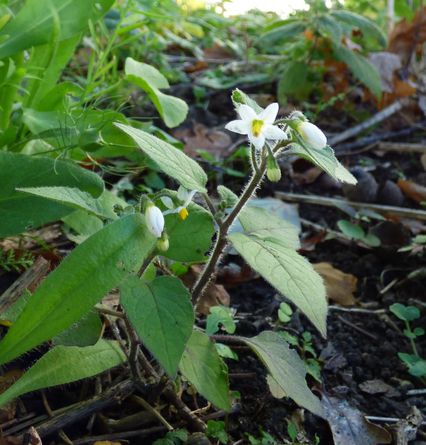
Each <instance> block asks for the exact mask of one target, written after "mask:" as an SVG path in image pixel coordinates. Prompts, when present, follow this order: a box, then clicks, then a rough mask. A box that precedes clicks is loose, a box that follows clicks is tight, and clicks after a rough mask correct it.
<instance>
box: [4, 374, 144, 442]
mask: <svg viewBox="0 0 426 445" xmlns="http://www.w3.org/2000/svg"><path fill="white" fill-rule="evenodd" d="M134 389H135V386H134V383H133V381H132V380H130V379H129V380H124V381H122V382H120V383H118V384H117V385H115V386H113V387H112V388H109V389H108V390H106V391H105V392H103V393H102V394H99V395H97V396H95V397H92V398H91V399H89V400H85V401H84V402H81V403H78V404H75V405H73V406H72V407H71V408H69V409H68V410H66V411H62V412H61V413H60V414H55V415H54V417H52V418H50V419H48V420H47V421H46V422H43V423H42V424H41V425H39V426H38V427H36V428H37V432H38V434H39V435H40V437H45V436H48V435H49V434H52V433H55V432H57V431H59V430H60V429H62V428H64V427H66V426H67V425H70V424H73V423H75V422H78V421H79V420H81V419H84V418H85V417H88V416H90V415H91V414H92V413H94V412H98V411H101V410H103V409H105V408H108V407H110V406H111V405H116V404H117V403H121V402H122V401H123V400H124V399H126V398H127V397H128V396H129V395H130V394H132V393H133V391H134ZM6 434H7V433H6ZM18 438H19V439H22V438H23V435H21V436H19V437H18Z"/></svg>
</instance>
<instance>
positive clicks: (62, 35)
mask: <svg viewBox="0 0 426 445" xmlns="http://www.w3.org/2000/svg"><path fill="white" fill-rule="evenodd" d="M112 3H113V0H54V1H52V0H27V1H26V2H25V5H24V6H23V7H22V8H21V10H20V11H19V12H18V14H17V15H16V17H14V18H13V19H12V20H10V21H9V22H8V23H7V24H6V26H5V27H4V28H3V29H2V30H1V31H0V39H1V40H0V59H3V58H4V57H8V56H11V55H13V54H16V53H17V52H19V51H22V50H24V49H28V48H31V47H33V46H37V45H42V44H44V43H47V42H49V41H51V40H52V39H53V38H55V39H56V40H58V41H60V40H64V39H68V38H70V37H72V36H74V35H76V34H78V33H80V32H81V31H83V30H84V29H85V28H86V26H87V24H88V21H89V20H92V21H96V20H97V19H99V18H100V17H102V15H103V14H105V13H106V11H107V10H108V9H109V8H110V7H111V5H112Z"/></svg>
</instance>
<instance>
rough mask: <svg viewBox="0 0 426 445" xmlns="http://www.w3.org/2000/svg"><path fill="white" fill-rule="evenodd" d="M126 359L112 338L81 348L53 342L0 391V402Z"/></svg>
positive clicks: (92, 372)
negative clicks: (16, 378)
mask: <svg viewBox="0 0 426 445" xmlns="http://www.w3.org/2000/svg"><path fill="white" fill-rule="evenodd" d="M125 360H126V356H125V354H124V353H123V351H122V350H121V348H120V346H119V345H118V343H117V342H115V341H109V340H99V341H98V342H97V343H96V344H95V345H93V346H87V347H84V348H80V347H78V346H56V347H55V348H53V349H51V350H50V351H49V352H47V353H46V354H45V355H43V357H42V358H41V359H40V360H38V361H37V362H36V363H35V364H34V365H33V366H32V367H31V368H30V369H29V370H28V371H27V372H25V374H24V375H23V376H22V377H21V378H20V379H19V380H17V381H16V382H15V383H14V384H13V385H12V386H11V387H10V388H8V389H7V390H6V391H4V392H3V393H2V394H0V406H2V405H4V404H5V403H7V402H9V401H10V400H13V399H15V398H16V397H19V396H20V395H22V394H25V393H27V392H31V391H36V390H37V389H41V388H50V387H52V386H57V385H64V384H66V383H71V382H75V381H77V380H81V379H84V378H87V377H92V376H94V375H96V374H100V373H101V372H103V371H106V370H107V369H110V368H114V367H115V366H118V365H119V364H121V363H124V362H125Z"/></svg>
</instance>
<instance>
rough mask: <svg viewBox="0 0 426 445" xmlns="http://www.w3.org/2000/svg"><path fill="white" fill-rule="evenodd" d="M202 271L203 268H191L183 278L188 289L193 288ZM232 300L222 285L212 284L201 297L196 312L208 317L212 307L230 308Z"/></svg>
mask: <svg viewBox="0 0 426 445" xmlns="http://www.w3.org/2000/svg"><path fill="white" fill-rule="evenodd" d="M201 271H202V267H201V266H197V265H195V266H191V267H190V269H189V271H188V272H187V273H186V274H185V275H184V276H183V277H182V281H183V282H184V284H185V285H186V286H187V287H188V288H191V287H192V286H193V284H194V283H195V280H196V279H197V278H198V275H199V274H200V273H201ZM230 300H231V298H230V296H229V294H228V292H227V290H226V289H225V288H224V287H223V286H222V285H220V284H215V283H214V282H211V283H210V284H209V285H208V287H207V289H206V290H205V292H204V294H203V295H202V296H201V298H200V301H199V302H198V305H197V308H196V310H197V312H199V313H200V314H203V315H208V314H209V313H210V308H211V307H213V306H218V305H223V306H229V303H230Z"/></svg>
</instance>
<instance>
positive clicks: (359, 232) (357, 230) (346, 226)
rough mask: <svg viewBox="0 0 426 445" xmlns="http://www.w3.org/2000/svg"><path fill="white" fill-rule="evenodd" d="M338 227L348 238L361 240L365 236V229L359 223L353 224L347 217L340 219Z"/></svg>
mask: <svg viewBox="0 0 426 445" xmlns="http://www.w3.org/2000/svg"><path fill="white" fill-rule="evenodd" d="M337 227H338V228H339V229H340V230H341V231H342V233H344V234H345V235H346V236H347V237H348V238H351V239H355V240H361V239H363V238H364V237H365V232H364V229H363V228H362V227H361V226H360V225H359V224H353V223H351V222H350V221H347V220H346V219H340V220H339V221H337Z"/></svg>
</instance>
